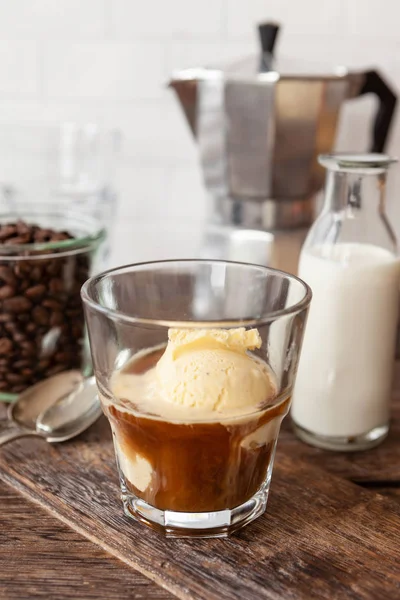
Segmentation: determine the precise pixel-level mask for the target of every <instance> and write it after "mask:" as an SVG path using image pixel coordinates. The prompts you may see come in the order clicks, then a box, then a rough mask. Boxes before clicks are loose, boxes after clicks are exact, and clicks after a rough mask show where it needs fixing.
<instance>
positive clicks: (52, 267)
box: [46, 261, 61, 276]
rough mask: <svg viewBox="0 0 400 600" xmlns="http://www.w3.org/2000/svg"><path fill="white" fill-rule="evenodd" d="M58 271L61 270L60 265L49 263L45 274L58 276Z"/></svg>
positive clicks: (56, 262) (53, 262) (55, 262)
mask: <svg viewBox="0 0 400 600" xmlns="http://www.w3.org/2000/svg"><path fill="white" fill-rule="evenodd" d="M60 270H61V264H60V262H59V261H52V262H50V263H49V265H48V266H47V267H46V272H47V273H48V274H49V275H53V276H54V275H59V274H60Z"/></svg>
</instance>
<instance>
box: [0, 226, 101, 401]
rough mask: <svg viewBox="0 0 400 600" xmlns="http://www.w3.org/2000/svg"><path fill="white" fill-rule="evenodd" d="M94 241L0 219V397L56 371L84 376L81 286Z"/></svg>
mask: <svg viewBox="0 0 400 600" xmlns="http://www.w3.org/2000/svg"><path fill="white" fill-rule="evenodd" d="M39 222H40V221H39ZM57 222H58V221H57ZM66 225H67V223H66ZM101 236H102V234H101V232H97V233H96V234H94V235H85V234H84V233H83V232H81V231H79V232H78V235H76V234H75V235H74V232H73V231H72V230H70V229H68V228H67V227H66V228H65V229H57V228H54V227H50V226H49V227H45V226H43V225H39V224H38V223H37V222H35V221H32V222H30V221H28V220H27V219H26V220H14V222H13V221H10V220H9V219H8V220H7V221H6V222H4V221H3V222H1V220H0V399H1V397H5V398H4V399H7V398H6V397H8V396H9V395H13V394H18V393H20V392H22V391H23V390H24V389H26V388H27V387H29V386H31V385H33V384H35V383H37V382H39V381H41V380H42V379H45V378H46V377H49V376H51V375H55V374H56V373H60V372H61V371H66V370H68V369H82V370H83V372H86V373H87V372H88V369H89V368H90V365H89V364H88V355H87V350H86V344H85V323H84V316H83V309H82V303H81V298H80V288H81V286H82V284H83V283H84V282H85V281H86V279H88V277H89V276H90V274H91V272H92V264H93V257H94V254H95V252H96V250H97V248H98V246H99V243H100V241H101Z"/></svg>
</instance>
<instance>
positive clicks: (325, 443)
mask: <svg viewBox="0 0 400 600" xmlns="http://www.w3.org/2000/svg"><path fill="white" fill-rule="evenodd" d="M292 428H293V431H294V433H295V434H296V435H297V437H299V438H300V439H301V440H302V441H303V442H306V443H307V444H310V445H311V446H316V447H317V448H323V449H324V450H336V451H338V452H358V451H360V450H369V449H370V448H375V446H378V445H379V444H380V443H381V442H383V440H384V439H385V437H386V436H387V434H388V432H389V425H382V426H381V427H375V428H374V429H371V431H368V432H366V433H363V434H361V435H357V436H354V437H348V436H330V435H319V434H317V433H313V432H312V431H308V429H304V427H301V426H300V425H298V424H297V423H296V422H295V421H294V420H293V419H292Z"/></svg>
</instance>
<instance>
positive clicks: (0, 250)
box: [0, 205, 106, 262]
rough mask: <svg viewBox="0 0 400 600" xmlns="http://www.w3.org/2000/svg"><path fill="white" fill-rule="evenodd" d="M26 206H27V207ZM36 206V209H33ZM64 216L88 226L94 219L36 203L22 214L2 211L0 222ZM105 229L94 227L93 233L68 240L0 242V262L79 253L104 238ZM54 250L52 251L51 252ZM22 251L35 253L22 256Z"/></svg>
mask: <svg viewBox="0 0 400 600" xmlns="http://www.w3.org/2000/svg"><path fill="white" fill-rule="evenodd" d="M27 208H28V207H27ZM35 208H37V209H38V210H35ZM43 216H44V217H50V218H51V217H64V218H65V220H66V221H67V220H68V219H72V220H73V219H76V221H77V222H80V223H82V224H85V225H87V226H88V228H89V225H93V224H94V223H95V222H96V220H95V219H94V218H92V217H90V215H84V214H79V212H74V211H71V212H68V211H62V210H56V209H55V210H52V211H51V212H49V211H47V210H46V207H45V206H44V205H36V207H30V210H29V208H28V212H26V213H25V212H24V214H23V215H18V214H17V213H14V212H13V211H8V212H4V213H0V223H3V221H4V220H6V219H10V218H11V217H14V220H15V221H18V220H25V218H26V217H28V219H29V220H30V219H31V220H32V221H34V219H35V217H36V218H40V217H43ZM105 235H106V231H105V228H104V227H103V226H100V224H99V226H98V228H94V232H93V233H87V234H86V235H82V236H79V237H74V238H71V239H68V240H58V241H55V242H33V243H31V244H7V245H3V244H0V262H1V261H3V260H9V259H11V258H12V259H13V260H30V259H32V260H33V259H34V260H37V259H40V258H42V257H43V258H46V259H51V258H55V257H57V258H61V257H63V256H70V255H71V254H79V253H80V252H84V251H85V250H87V249H88V248H90V247H92V246H93V245H95V244H99V243H100V242H102V241H103V240H104V238H105ZM51 251H54V252H51ZM24 252H35V253H36V254H32V255H30V254H29V255H26V256H23V254H22V253H24Z"/></svg>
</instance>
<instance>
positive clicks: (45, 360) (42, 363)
mask: <svg viewBox="0 0 400 600" xmlns="http://www.w3.org/2000/svg"><path fill="white" fill-rule="evenodd" d="M49 364H50V360H49V359H48V358H41V359H40V360H39V362H38V363H37V368H38V370H39V371H44V370H45V369H47V368H48V366H49Z"/></svg>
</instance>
